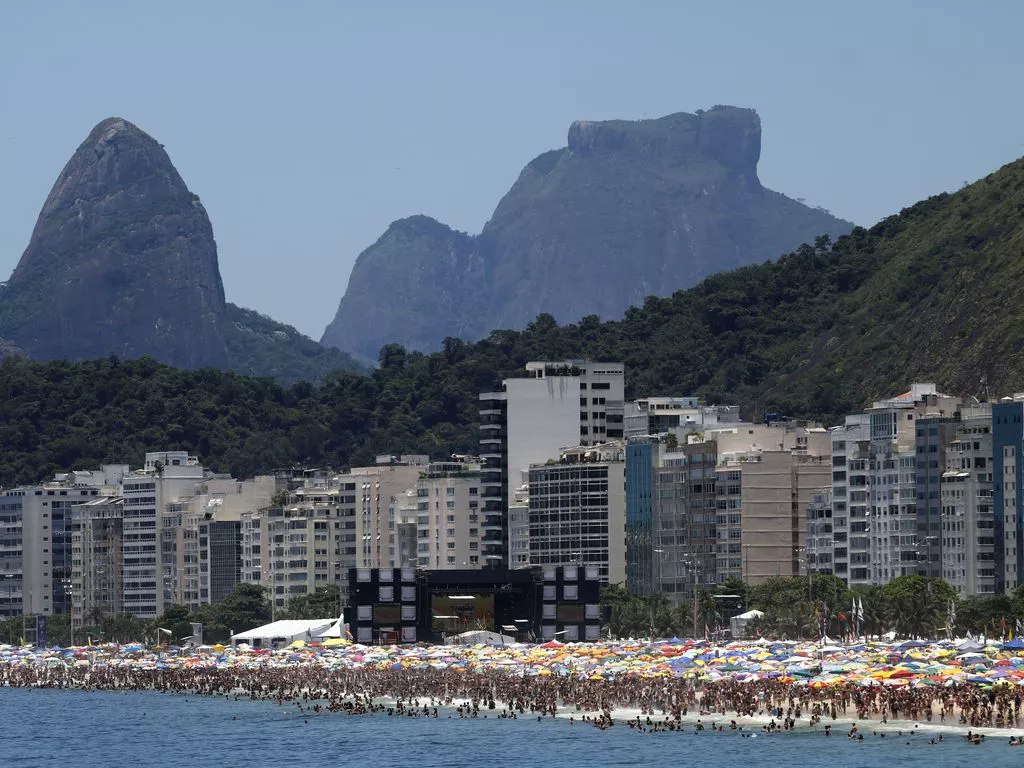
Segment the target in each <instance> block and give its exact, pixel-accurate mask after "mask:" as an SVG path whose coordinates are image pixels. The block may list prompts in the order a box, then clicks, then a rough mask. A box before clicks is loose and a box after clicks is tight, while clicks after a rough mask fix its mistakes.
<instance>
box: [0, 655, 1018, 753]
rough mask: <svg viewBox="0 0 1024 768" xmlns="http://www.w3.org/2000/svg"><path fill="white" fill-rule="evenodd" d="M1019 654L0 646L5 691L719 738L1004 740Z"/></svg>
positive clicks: (1012, 713)
mask: <svg viewBox="0 0 1024 768" xmlns="http://www.w3.org/2000/svg"><path fill="white" fill-rule="evenodd" d="M1015 645H1016V644H1014V645H1011V646H1010V647H1003V645H1001V644H989V645H982V644H974V645H969V646H966V647H958V646H957V645H955V644H952V643H937V644H924V643H920V642H911V643H904V644H897V645H889V644H859V645H852V646H838V645H836V646H826V647H824V648H823V647H820V646H817V645H814V644H799V643H768V642H765V643H760V644H754V645H747V644H740V643H736V644H731V645H726V646H714V645H710V644H704V643H700V644H696V645H694V644H690V643H688V642H685V641H678V642H674V641H670V642H659V643H641V642H617V643H579V644H567V645H560V644H557V643H546V644H544V645H523V644H516V645H507V646H500V645H499V646H470V647H462V646H380V647H377V646H371V647H364V646H359V645H345V646H335V647H330V648H325V647H319V646H301V647H290V648H287V649H282V650H278V651H273V652H270V651H262V650H253V649H249V648H245V647H242V648H237V649H232V648H222V647H221V646H214V647H212V648H204V649H202V650H198V651H191V652H168V651H163V652H161V651H155V652H154V651H149V650H147V649H145V648H142V647H141V646H124V647H116V646H103V647H97V648H77V649H31V648H18V647H10V646H0V684H3V685H7V686H33V687H51V688H82V689H94V690H119V691H125V690H156V691H166V692H178V693H190V694H196V695H217V696H229V697H246V698H253V699H263V700H271V701H277V702H278V703H282V704H283V703H285V702H289V703H293V704H295V705H297V706H304V707H311V708H314V707H315V708H316V710H317V711H320V710H334V711H347V712H350V713H355V712H372V711H384V710H385V709H387V708H389V705H387V704H384V703H381V702H392V703H394V702H399V701H401V702H403V706H404V707H406V708H408V707H410V706H416V707H420V706H424V707H427V706H429V707H437V706H442V707H443V706H450V705H460V706H463V707H464V708H465V709H464V710H460V714H465V715H467V716H472V715H476V716H480V713H481V712H482V713H484V714H486V713H492V714H491V716H502V715H504V716H511V715H513V714H515V715H517V716H521V715H526V714H530V715H535V716H545V715H560V716H563V717H572V716H575V717H576V718H577V719H578V720H582V719H583V718H584V717H586V718H587V721H588V722H594V723H598V724H602V725H610V723H611V722H612V720H613V719H614V720H630V719H634V718H637V717H640V718H648V717H649V718H651V722H652V724H655V725H656V724H658V723H661V724H663V725H664V724H667V723H679V724H682V723H693V722H695V718H703V719H704V720H705V721H707V722H710V721H712V720H714V719H715V718H717V722H718V724H719V726H725V727H728V724H729V720H730V719H734V718H739V719H740V722H741V723H744V722H745V723H747V724H748V725H749V724H757V725H759V726H764V727H771V728H772V729H776V728H777V729H785V730H788V729H794V728H806V727H808V726H810V727H815V728H819V729H821V730H822V731H824V730H825V729H826V726H828V727H829V729H831V728H833V727H834V728H835V729H836V731H837V732H839V731H842V732H843V733H847V730H848V729H849V728H850V725H851V723H853V722H862V721H870V723H871V727H872V728H885V727H886V726H889V725H891V724H894V723H917V724H920V725H922V726H925V727H928V728H936V727H938V726H946V727H950V728H956V729H957V730H958V731H966V729H968V728H974V729H978V728H983V729H988V728H992V729H1003V730H1007V729H1010V730H1012V729H1018V728H1020V727H1021V703H1022V692H1024V655H1022V652H1021V650H1020V649H1018V648H1016V647H1015ZM414 703H415V704H414ZM723 719H724V722H723ZM769 723H771V726H769V725H768V724H769ZM673 727H674V726H673Z"/></svg>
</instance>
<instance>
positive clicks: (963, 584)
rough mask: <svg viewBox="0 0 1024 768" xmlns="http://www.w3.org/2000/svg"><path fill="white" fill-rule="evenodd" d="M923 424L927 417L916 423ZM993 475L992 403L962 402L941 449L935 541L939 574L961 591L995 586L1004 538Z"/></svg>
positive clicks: (991, 591)
mask: <svg viewBox="0 0 1024 768" xmlns="http://www.w3.org/2000/svg"><path fill="white" fill-rule="evenodd" d="M923 424H926V420H922V421H919V422H918V428H919V429H920V428H921V425H923ZM918 455H919V456H920V453H919V454H918ZM993 476H994V473H993V463H992V406H991V404H989V403H980V404H978V405H970V406H966V405H965V406H964V407H963V410H962V412H961V421H960V422H959V423H957V424H956V428H955V431H954V434H953V438H952V440H951V441H950V443H949V445H948V446H946V450H945V468H944V471H943V473H942V487H941V496H940V499H941V506H940V510H941V526H942V527H941V534H940V536H941V538H940V540H939V542H938V543H939V550H940V552H941V565H942V568H941V573H940V575H941V577H942V578H943V579H945V580H946V581H947V582H949V584H950V585H951V586H952V587H953V588H954V589H955V590H956V591H957V594H958V595H960V596H961V597H971V596H975V595H982V596H985V595H992V594H994V593H995V592H996V585H997V583H998V579H997V577H996V560H997V557H996V555H997V552H998V550H999V548H1000V547H1001V545H1002V542H999V541H997V539H996V536H995V526H996V520H995V518H996V510H995V509H994V508H993V499H992V485H993ZM918 498H919V501H920V496H919V497H918Z"/></svg>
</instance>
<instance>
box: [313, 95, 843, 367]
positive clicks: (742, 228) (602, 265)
mask: <svg viewBox="0 0 1024 768" xmlns="http://www.w3.org/2000/svg"><path fill="white" fill-rule="evenodd" d="M760 152H761V123H760V119H759V118H758V116H757V114H756V113H755V112H754V111H753V110H749V109H739V108H736V107H727V106H718V107H714V108H713V109H710V110H708V111H706V112H703V111H699V112H698V113H697V114H686V113H679V114H674V115H669V116H667V117H663V118H660V119H656V120H643V121H636V122H628V121H607V122H586V121H578V122H575V123H573V124H572V126H570V129H569V136H568V144H567V146H566V147H564V148H562V149H557V150H553V151H550V152H546V153H544V154H542V155H540V156H539V157H537V158H535V159H534V160H533V161H531V162H530V163H529V164H528V165H527V166H526V167H525V168H524V169H523V171H522V173H521V174H520V176H519V178H518V180H517V181H516V182H515V184H514V185H513V186H512V188H511V189H510V190H509V192H508V193H507V194H506V195H505V197H504V198H503V199H502V200H501V201H500V202H499V204H498V206H497V208H496V209H495V211H494V214H493V215H492V217H491V220H490V221H489V222H488V223H487V224H486V225H485V226H484V228H483V231H482V232H481V233H480V234H479V235H477V236H471V235H467V234H465V233H462V232H457V231H455V230H452V229H450V228H449V227H447V226H445V225H444V224H442V223H440V222H437V221H436V220H434V219H431V218H429V217H426V216H412V217H409V218H406V219H401V220H399V221H396V222H394V223H393V224H392V225H391V226H390V227H389V228H388V230H387V231H386V232H385V233H384V234H383V235H382V236H381V237H380V239H379V240H378V241H377V242H376V243H374V244H373V245H372V246H370V247H369V248H367V249H366V250H365V251H364V252H363V253H362V254H360V256H359V258H358V260H357V261H356V264H355V267H354V268H353V270H352V274H351V277H350V279H349V284H348V289H347V291H346V293H345V295H344V297H343V298H342V300H341V303H340V305H339V308H338V312H337V314H336V316H335V318H334V320H333V321H332V322H331V323H330V325H328V327H327V329H326V330H325V332H324V335H323V337H322V339H321V342H322V343H323V344H325V345H330V346H334V347H337V348H339V349H342V350H345V351H347V352H350V353H353V354H355V355H358V356H361V357H363V358H369V359H376V357H377V353H378V350H379V349H380V347H381V346H382V345H383V344H386V343H399V344H402V345H404V346H405V347H407V348H409V349H416V350H432V349H436V348H438V346H439V344H440V342H441V340H442V339H444V338H446V337H448V336H454V337H460V338H465V339H477V338H481V337H483V336H484V335H486V334H487V333H488V332H490V331H491V330H494V329H497V328H513V329H515V328H523V327H525V326H526V324H527V323H529V322H530V321H531V320H533V318H535V317H536V316H537V315H538V314H539V313H542V312H546V313H551V314H552V315H554V316H555V317H556V318H557V319H558V320H559V321H563V322H565V321H575V320H578V319H580V318H582V317H585V316H587V315H598V316H600V317H601V318H604V319H609V318H617V317H620V316H621V315H622V313H623V312H624V311H625V310H626V308H627V307H629V306H631V305H635V304H639V303H640V302H642V301H643V299H644V298H645V297H647V296H650V295H657V296H667V295H669V294H671V293H672V292H674V291H676V290H678V289H681V288H688V287H690V286H692V285H695V284H696V283H697V282H699V281H700V280H701V279H702V278H704V277H707V276H708V275H710V274H713V273H716V272H720V271H723V270H728V269H732V268H735V267H738V266H743V265H745V264H751V263H759V262H763V261H765V260H768V259H774V258H777V257H778V256H780V255H781V254H783V253H785V252H787V251H789V250H792V249H793V248H795V247H796V246H798V245H799V244H800V243H802V242H813V241H814V239H815V237H817V236H818V235H822V234H828V235H830V236H833V237H834V236H836V235H840V234H844V233H846V232H848V231H849V230H850V229H851V228H852V226H853V225H852V224H850V223H849V222H846V221H842V220H840V219H837V218H835V217H833V216H832V215H830V214H829V213H828V212H826V211H823V210H821V209H812V208H809V207H807V206H805V205H803V204H801V203H799V202H797V201H795V200H791V199H789V198H787V197H785V196H784V195H781V194H779V193H777V192H773V191H771V190H769V189H766V188H765V187H763V186H762V185H761V183H760V181H759V179H758V176H757V163H758V160H759V158H760Z"/></svg>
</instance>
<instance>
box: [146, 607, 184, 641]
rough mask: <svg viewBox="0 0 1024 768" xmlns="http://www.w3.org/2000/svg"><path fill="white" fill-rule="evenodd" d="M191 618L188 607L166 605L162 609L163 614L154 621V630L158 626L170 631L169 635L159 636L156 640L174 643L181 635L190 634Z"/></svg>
mask: <svg viewBox="0 0 1024 768" xmlns="http://www.w3.org/2000/svg"><path fill="white" fill-rule="evenodd" d="M192 619H193V616H192V614H191V613H190V612H189V610H188V608H186V607H185V606H184V605H178V604H176V603H175V604H172V605H169V606H167V610H165V611H164V615H163V616H161V617H160V618H158V619H157V620H156V621H155V622H154V626H153V630H154V632H155V631H156V630H157V629H158V628H162V629H168V630H170V632H171V637H170V639H169V640H168V638H166V636H165V637H160V638H157V639H158V641H159V642H160V643H161V644H163V643H168V644H172V645H173V644H175V643H177V642H178V640H180V639H181V638H183V637H188V636H189V635H191V634H192V624H191V622H192Z"/></svg>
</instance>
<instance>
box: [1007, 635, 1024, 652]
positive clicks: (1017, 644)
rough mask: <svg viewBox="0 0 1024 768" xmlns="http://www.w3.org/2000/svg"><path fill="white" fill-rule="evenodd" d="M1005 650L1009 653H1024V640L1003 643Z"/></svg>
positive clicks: (1014, 639) (1018, 638)
mask: <svg viewBox="0 0 1024 768" xmlns="http://www.w3.org/2000/svg"><path fill="white" fill-rule="evenodd" d="M1003 648H1005V649H1006V650H1008V651H1024V639H1022V638H1020V637H1015V638H1013V640H1011V641H1010V642H1008V643H1003Z"/></svg>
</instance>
